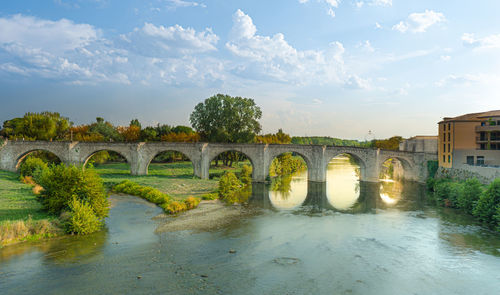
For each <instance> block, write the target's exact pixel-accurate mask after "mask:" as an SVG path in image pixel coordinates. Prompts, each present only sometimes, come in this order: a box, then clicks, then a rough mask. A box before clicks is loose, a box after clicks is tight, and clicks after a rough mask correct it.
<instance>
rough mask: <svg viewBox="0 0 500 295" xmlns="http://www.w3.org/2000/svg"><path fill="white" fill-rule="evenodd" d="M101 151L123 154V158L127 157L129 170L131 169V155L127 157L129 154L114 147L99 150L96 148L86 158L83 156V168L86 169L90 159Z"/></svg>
mask: <svg viewBox="0 0 500 295" xmlns="http://www.w3.org/2000/svg"><path fill="white" fill-rule="evenodd" d="M100 152H113V153H116V154H118V155H119V156H121V157H122V158H123V159H125V161H126V163H127V165H128V166H129V167H128V170H130V165H131V160H130V157H127V155H126V154H125V153H123V152H121V151H118V150H115V149H113V148H104V149H98V150H95V151H93V152H92V153H90V154H88V155H86V156H85V157H84V158H83V161H82V169H85V167H86V166H87V164H88V163H89V161H90V160H91V159H92V157H93V156H95V155H96V154H98V153H100Z"/></svg>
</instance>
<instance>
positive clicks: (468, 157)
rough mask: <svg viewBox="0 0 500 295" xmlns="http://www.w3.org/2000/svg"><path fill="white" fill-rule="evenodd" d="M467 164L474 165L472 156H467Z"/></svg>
mask: <svg viewBox="0 0 500 295" xmlns="http://www.w3.org/2000/svg"><path fill="white" fill-rule="evenodd" d="M467 165H474V156H467Z"/></svg>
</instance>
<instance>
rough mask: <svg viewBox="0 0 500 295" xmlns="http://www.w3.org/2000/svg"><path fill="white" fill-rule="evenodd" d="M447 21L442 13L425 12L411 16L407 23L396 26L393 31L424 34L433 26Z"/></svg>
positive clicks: (402, 22)
mask: <svg viewBox="0 0 500 295" xmlns="http://www.w3.org/2000/svg"><path fill="white" fill-rule="evenodd" d="M445 20H446V18H445V17H444V15H443V14H442V13H440V12H435V11H433V10H425V12H422V13H412V14H410V15H409V16H408V19H407V20H406V21H401V22H399V23H398V24H395V25H394V26H393V27H392V29H393V30H395V31H399V32H401V33H405V32H407V31H410V32H412V33H424V32H425V31H427V29H428V28H429V27H431V26H432V25H434V24H437V23H440V22H444V21H445Z"/></svg>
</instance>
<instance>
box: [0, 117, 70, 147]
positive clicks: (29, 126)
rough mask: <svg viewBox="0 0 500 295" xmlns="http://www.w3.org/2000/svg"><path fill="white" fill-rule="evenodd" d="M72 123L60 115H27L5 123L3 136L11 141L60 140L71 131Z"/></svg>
mask: <svg viewBox="0 0 500 295" xmlns="http://www.w3.org/2000/svg"><path fill="white" fill-rule="evenodd" d="M70 126H71V122H70V121H69V119H68V118H66V117H62V116H61V115H60V114H59V113H53V112H41V113H26V114H25V115H24V116H23V117H22V118H14V119H12V120H8V121H5V122H4V123H3V129H2V132H1V134H2V135H3V136H5V137H8V138H11V139H25V140H60V139H64V138H65V135H66V133H67V132H68V131H69V128H70Z"/></svg>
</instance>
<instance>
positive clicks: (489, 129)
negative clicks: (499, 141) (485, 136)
mask: <svg viewBox="0 0 500 295" xmlns="http://www.w3.org/2000/svg"><path fill="white" fill-rule="evenodd" d="M492 131H500V125H493V126H490V125H487V126H476V132H492Z"/></svg>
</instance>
